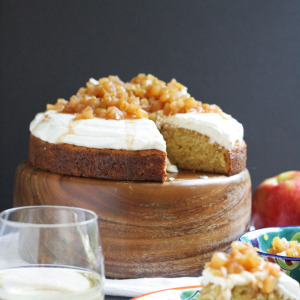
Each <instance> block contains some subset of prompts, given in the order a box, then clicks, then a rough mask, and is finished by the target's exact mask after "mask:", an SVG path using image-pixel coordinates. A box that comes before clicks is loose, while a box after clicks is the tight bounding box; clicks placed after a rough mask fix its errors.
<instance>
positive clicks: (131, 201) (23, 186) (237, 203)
mask: <svg viewBox="0 0 300 300" xmlns="http://www.w3.org/2000/svg"><path fill="white" fill-rule="evenodd" d="M170 176H173V178H171V180H169V181H167V182H165V183H154V182H128V181H110V180H99V179H90V178H80V177H72V176H64V175H58V174H53V173H50V172H46V171H42V170H38V169H36V168H33V167H32V166H30V165H29V164H28V163H27V162H23V163H21V164H20V165H19V167H18V169H17V171H16V176H15V187H14V205H15V206H25V205H67V206H77V207H83V208H87V209H91V210H93V211H95V212H96V213H97V214H98V216H99V228H100V234H101V239H102V247H103V252H104V256H105V271H106V276H107V277H109V278H138V277H158V276H162V277H177V276H199V275H201V271H202V270H203V267H204V264H205V263H206V262H207V261H209V260H210V257H211V255H212V253H213V252H214V251H216V250H218V251H226V250H227V249H229V247H230V244H231V242H232V241H233V240H236V239H238V237H239V236H240V235H241V234H243V233H244V232H245V231H247V230H248V229H249V225H250V215H251V179H250V175H249V172H248V170H244V171H242V172H241V173H239V174H237V175H233V176H230V177H226V176H223V175H207V174H200V173H193V172H187V171H181V172H179V173H178V174H171V175H170Z"/></svg>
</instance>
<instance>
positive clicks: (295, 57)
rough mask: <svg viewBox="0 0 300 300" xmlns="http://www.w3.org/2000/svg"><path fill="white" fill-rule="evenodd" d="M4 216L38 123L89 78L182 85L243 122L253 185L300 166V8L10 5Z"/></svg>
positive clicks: (4, 72) (279, 4) (261, 4)
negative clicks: (153, 79) (142, 76)
mask: <svg viewBox="0 0 300 300" xmlns="http://www.w3.org/2000/svg"><path fill="white" fill-rule="evenodd" d="M0 45H1V107H0V114H1V116H0V122H1V155H0V157H1V174H0V176H1V177H0V178H1V191H0V195H1V207H0V208H1V209H4V208H7V207H10V206H11V205H12V190H13V179H14V173H15V170H16V167H17V165H18V164H19V163H20V162H21V161H23V160H24V159H26V157H27V153H28V137H29V130H28V126H29V123H30V121H31V120H32V119H33V118H34V116H35V114H36V113H37V112H39V111H44V110H45V106H46V103H54V102H56V99H57V98H59V97H64V98H69V97H70V96H71V95H72V94H74V93H75V92H76V91H77V89H78V88H79V87H80V86H83V85H84V84H85V83H86V82H87V81H88V79H89V78H90V77H94V78H97V79H98V78H100V77H103V76H107V75H109V74H117V75H119V76H120V77H121V78H122V79H123V80H125V81H126V80H129V79H130V78H132V77H133V76H135V75H136V74H138V73H140V72H144V73H152V74H154V75H156V76H158V77H159V78H161V79H163V80H165V81H169V80H170V79H171V78H173V77H174V78H176V79H177V80H178V81H180V82H182V83H183V84H185V85H186V86H188V87H189V91H190V93H191V94H192V95H194V96H195V97H196V99H199V100H203V101H205V102H208V103H216V104H217V105H219V106H220V107H221V108H222V109H223V110H224V111H225V112H227V113H229V114H231V115H233V116H234V117H235V118H236V119H238V120H239V121H240V122H241V123H243V125H244V129H245V140H246V142H247V144H248V163H247V165H248V169H249V171H250V173H251V176H252V182H253V188H255V187H256V186H257V185H258V183H259V182H260V181H261V180H263V179H264V178H266V177H269V176H272V175H276V174H278V173H280V172H282V171H286V170H291V169H298V170H299V169H300V158H299V149H300V139H299V128H300V1H297V0H295V1H292V0H289V1H285V0H282V1H276V0H270V1H261V0H257V1H255V0H253V1H239V0H238V1H223V0H222V1H211V0H206V1H199V0H198V1H163V0H159V1H158V0H156V1H153V0H152V1H71V0H69V1H62V0H54V1H34V0H31V1H28V0H27V1H26V0H25V1H24V0H23V1H13V0H10V1H8V0H6V1H3V0H2V1H1V44H0Z"/></svg>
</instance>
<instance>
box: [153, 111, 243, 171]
mask: <svg viewBox="0 0 300 300" xmlns="http://www.w3.org/2000/svg"><path fill="white" fill-rule="evenodd" d="M156 124H157V125H158V128H159V129H160V132H161V133H162V135H163V137H164V140H165V141H166V143H167V153H168V158H169V159H170V161H171V162H172V163H173V164H175V165H177V166H178V167H179V168H181V169H185V170H193V171H202V172H209V173H218V174H226V175H232V174H236V173H239V172H241V171H242V170H244V169H245V166H246V157H247V155H246V144H245V142H244V140H243V126H242V125H241V124H240V123H238V122H237V121H236V120H235V119H233V118H231V117H230V116H227V115H225V114H218V113H193V112H192V113H185V114H183V113H180V114H175V115H169V116H165V115H164V114H163V113H158V116H157V119H156Z"/></svg>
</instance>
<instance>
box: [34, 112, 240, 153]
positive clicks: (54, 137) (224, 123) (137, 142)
mask: <svg viewBox="0 0 300 300" xmlns="http://www.w3.org/2000/svg"><path fill="white" fill-rule="evenodd" d="M74 118H75V116H74V115H73V114H64V113H58V112H56V111H54V110H50V111H47V112H43V113H39V114H37V115H36V117H35V119H34V120H33V121H32V122H31V124H30V131H31V133H32V134H33V135H34V136H36V137H37V138H40V139H41V140H43V141H45V142H49V143H67V144H73V145H77V146H84V147H89V148H97V149H123V150H147V149H157V150H161V151H164V152H166V143H165V141H164V139H163V137H162V135H161V134H160V132H159V130H158V129H157V127H158V128H161V126H163V125H165V124H169V125H171V126H176V127H179V128H185V129H189V130H193V131H196V132H199V133H201V134H203V135H206V136H208V137H209V138H210V141H211V142H217V143H218V144H220V145H221V146H223V147H225V148H226V149H228V150H231V149H232V148H233V146H234V145H235V144H236V142H237V141H241V140H242V139H243V134H244V130H243V126H242V124H240V123H239V122H238V121H236V120H235V119H233V118H231V117H228V118H227V119H225V118H223V117H221V116H220V115H219V114H217V113H185V114H176V115H171V116H165V115H163V113H162V112H159V113H158V116H157V120H156V125H157V127H156V126H155V123H154V122H153V121H151V120H148V119H133V120H106V119H102V118H93V119H81V120H74Z"/></svg>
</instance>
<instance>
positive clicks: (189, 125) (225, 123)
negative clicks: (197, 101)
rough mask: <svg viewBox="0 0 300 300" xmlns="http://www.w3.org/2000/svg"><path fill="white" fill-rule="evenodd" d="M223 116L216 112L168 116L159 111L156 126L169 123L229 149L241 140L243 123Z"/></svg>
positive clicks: (159, 126)
mask: <svg viewBox="0 0 300 300" xmlns="http://www.w3.org/2000/svg"><path fill="white" fill-rule="evenodd" d="M226 116H227V117H228V118H226V119H225V118H223V117H222V116H221V115H219V114H218V113H194V112H192V113H184V114H175V115H170V116H165V115H163V113H162V112H159V113H158V115H157V120H156V124H157V126H158V128H161V127H162V126H163V125H165V124H167V125H171V126H176V127H179V128H185V129H189V130H193V131H196V132H198V133H200V134H203V135H206V136H208V137H209V138H210V141H211V142H212V143H214V142H216V143H218V144H220V145H221V146H223V147H225V148H226V149H228V150H231V149H232V148H233V146H234V145H235V144H236V142H237V141H242V140H243V136H244V129H243V125H242V124H240V123H239V122H238V121H237V120H235V119H233V118H232V117H230V116H228V115H226Z"/></svg>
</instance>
